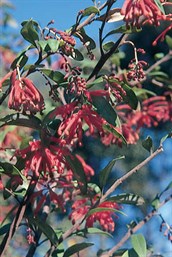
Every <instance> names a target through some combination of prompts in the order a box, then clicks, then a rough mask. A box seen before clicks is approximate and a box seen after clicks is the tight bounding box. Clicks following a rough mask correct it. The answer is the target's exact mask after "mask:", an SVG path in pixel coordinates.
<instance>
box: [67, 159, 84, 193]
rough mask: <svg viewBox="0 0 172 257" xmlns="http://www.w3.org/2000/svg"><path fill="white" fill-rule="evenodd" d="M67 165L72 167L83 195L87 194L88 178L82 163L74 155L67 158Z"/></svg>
mask: <svg viewBox="0 0 172 257" xmlns="http://www.w3.org/2000/svg"><path fill="white" fill-rule="evenodd" d="M65 158H66V160H67V163H68V164H69V166H70V167H71V169H72V171H73V173H74V177H75V178H76V180H77V181H78V185H79V188H80V190H81V192H82V193H83V194H86V192H87V178H86V175H85V172H84V169H83V166H82V164H81V162H80V161H79V160H78V159H77V157H76V156H74V155H68V156H65Z"/></svg>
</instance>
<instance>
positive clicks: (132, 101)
mask: <svg viewBox="0 0 172 257" xmlns="http://www.w3.org/2000/svg"><path fill="white" fill-rule="evenodd" d="M121 86H122V87H123V89H124V90H125V92H126V94H127V95H126V96H124V97H123V99H124V101H125V103H128V104H129V105H130V106H131V108H132V109H134V110H136V109H137V105H138V99H137V96H136V95H135V93H134V91H133V90H132V89H131V88H130V87H129V86H127V85H126V84H125V83H122V84H121Z"/></svg>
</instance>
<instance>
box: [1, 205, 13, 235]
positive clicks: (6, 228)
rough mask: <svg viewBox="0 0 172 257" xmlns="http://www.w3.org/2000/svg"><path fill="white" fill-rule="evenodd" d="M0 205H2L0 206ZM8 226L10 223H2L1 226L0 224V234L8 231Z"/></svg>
mask: <svg viewBox="0 0 172 257" xmlns="http://www.w3.org/2000/svg"><path fill="white" fill-rule="evenodd" d="M1 207H2V206H1ZM2 208H3V207H2ZM10 226H11V223H8V224H5V225H3V226H2V225H1V226H0V236H2V235H4V234H6V233H7V232H8V231H9V229H10Z"/></svg>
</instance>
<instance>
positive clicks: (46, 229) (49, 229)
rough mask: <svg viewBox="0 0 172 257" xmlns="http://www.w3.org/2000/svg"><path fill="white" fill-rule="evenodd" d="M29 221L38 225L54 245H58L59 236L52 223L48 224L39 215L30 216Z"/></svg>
mask: <svg viewBox="0 0 172 257" xmlns="http://www.w3.org/2000/svg"><path fill="white" fill-rule="evenodd" d="M28 222H29V224H30V225H32V226H33V225H34V226H37V227H38V228H39V229H40V231H41V232H42V233H43V234H44V235H45V236H46V237H47V238H48V239H49V240H50V242H51V243H52V244H53V245H56V244H57V243H58V238H57V235H56V233H55V231H54V230H53V228H52V227H51V226H50V225H48V223H47V222H46V221H44V220H41V219H39V218H38V217H36V218H33V217H28Z"/></svg>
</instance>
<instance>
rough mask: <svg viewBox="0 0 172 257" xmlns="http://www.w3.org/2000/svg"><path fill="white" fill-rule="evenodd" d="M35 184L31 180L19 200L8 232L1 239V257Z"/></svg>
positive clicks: (21, 217)
mask: <svg viewBox="0 0 172 257" xmlns="http://www.w3.org/2000/svg"><path fill="white" fill-rule="evenodd" d="M35 186H36V183H35V182H34V180H31V181H30V184H29V187H28V189H27V191H26V194H25V196H24V198H23V201H22V202H21V204H20V206H19V208H18V211H17V213H16V215H15V217H14V219H13V222H12V223H11V226H10V228H9V230H8V232H7V233H6V235H5V237H4V239H3V240H2V243H1V245H0V256H1V257H2V256H3V255H4V253H5V251H6V249H7V248H8V245H9V243H10V241H11V239H12V237H13V235H14V234H15V232H16V230H17V229H18V227H19V225H20V223H21V221H22V219H23V217H24V214H25V210H26V207H27V205H28V203H29V198H30V195H31V194H32V193H33V191H34V188H35Z"/></svg>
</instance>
